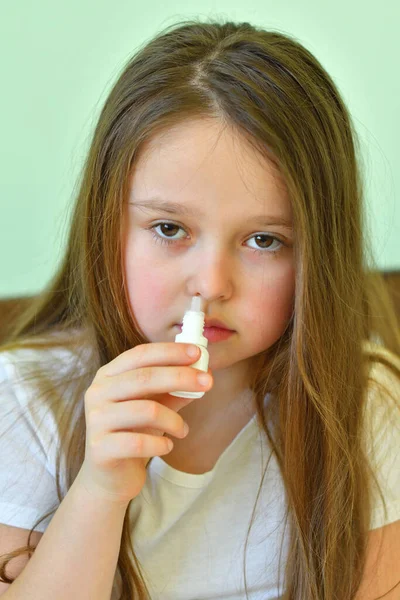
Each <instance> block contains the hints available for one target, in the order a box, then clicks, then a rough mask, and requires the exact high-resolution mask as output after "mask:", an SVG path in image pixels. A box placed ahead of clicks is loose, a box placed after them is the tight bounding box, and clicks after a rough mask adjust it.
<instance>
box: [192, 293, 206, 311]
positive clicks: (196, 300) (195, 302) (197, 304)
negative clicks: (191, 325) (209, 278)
mask: <svg viewBox="0 0 400 600" xmlns="http://www.w3.org/2000/svg"><path fill="white" fill-rule="evenodd" d="M202 308H203V298H202V297H201V296H193V297H192V305H191V307H190V310H193V311H195V312H203V310H202Z"/></svg>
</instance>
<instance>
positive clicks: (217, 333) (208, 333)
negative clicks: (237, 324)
mask: <svg viewBox="0 0 400 600" xmlns="http://www.w3.org/2000/svg"><path fill="white" fill-rule="evenodd" d="M178 327H179V329H180V330H181V331H182V325H178ZM234 333H235V332H234V331H232V330H231V329H221V328H220V327H204V331H203V335H204V337H205V338H207V339H208V341H209V342H210V343H212V342H222V341H223V340H227V339H228V338H230V337H231V335H233V334H234Z"/></svg>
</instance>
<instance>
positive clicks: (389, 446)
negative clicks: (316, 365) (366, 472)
mask: <svg viewBox="0 0 400 600" xmlns="http://www.w3.org/2000/svg"><path fill="white" fill-rule="evenodd" d="M368 353H369V367H368V386H367V393H366V398H365V404H364V436H365V437H364V442H365V450H366V454H367V456H368V459H369V461H370V466H371V468H372V469H373V473H374V475H375V476H376V478H377V483H378V485H379V490H381V491H382V493H383V498H384V501H385V503H383V502H382V497H381V496H380V492H379V490H378V488H377V487H376V484H374V483H373V513H372V518H371V527H370V529H371V530H375V529H377V528H380V527H382V526H384V525H388V524H391V523H394V522H396V521H397V520H398V519H399V518H400V469H399V464H400V359H399V357H398V356H396V355H395V354H393V353H392V352H390V351H389V350H387V349H386V348H384V347H382V346H377V345H375V344H374V345H373V347H369V348H368ZM386 509H387V512H386ZM397 527H398V525H397Z"/></svg>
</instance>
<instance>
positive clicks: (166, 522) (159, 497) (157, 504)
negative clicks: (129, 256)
mask: <svg viewBox="0 0 400 600" xmlns="http://www.w3.org/2000/svg"><path fill="white" fill-rule="evenodd" d="M32 352H34V353H36V356H38V352H39V351H38V350H29V349H23V350H18V351H14V352H3V353H0V385H1V388H0V389H1V396H0V457H1V460H0V523H4V524H7V525H14V526H16V527H23V528H25V529H30V528H31V527H32V525H33V523H34V522H35V521H36V519H37V518H38V517H39V516H42V515H43V514H44V513H45V512H46V511H49V510H51V508H52V507H53V506H58V499H57V493H56V482H55V457H56V449H57V427H56V423H55V421H54V417H53V416H52V413H51V412H48V411H44V410H43V409H42V408H41V407H40V405H39V406H36V405H37V404H38V403H36V405H35V408H33V407H34V400H35V392H34V387H33V386H23V385H22V384H20V383H18V380H17V379H18V377H17V376H18V373H19V368H20V365H21V364H22V363H21V359H23V358H24V357H29V356H30V353H32ZM40 360H44V361H48V360H51V361H52V364H54V365H55V364H57V365H58V368H59V369H60V368H65V369H67V366H68V352H67V351H61V350H59V351H58V353H57V356H55V355H54V351H52V352H51V353H50V352H49V351H43V352H41V355H40ZM373 369H374V376H376V375H377V374H378V375H379V376H382V377H386V379H385V380H386V381H388V382H389V386H390V389H391V390H392V391H395V390H396V387H395V386H396V385H397V386H398V382H397V380H396V379H395V378H394V376H392V375H390V372H389V371H388V369H386V368H385V367H382V366H380V365H377V366H374V367H373ZM397 390H398V391H397V397H398V398H399V397H400V387H399V386H398V387H397ZM395 393H396V391H395ZM268 400H269V395H267V396H266V398H265V401H266V402H268ZM380 405H381V402H380V400H379V397H378V395H377V391H376V390H374V389H373V388H371V392H370V393H369V395H368V404H367V406H368V407H369V408H373V410H370V414H371V416H372V418H373V421H372V422H373V432H374V433H373V436H372V439H373V444H374V446H375V451H376V459H377V461H378V463H377V464H378V465H379V468H377V469H376V472H377V475H378V477H379V482H380V484H381V485H382V489H383V492H384V497H385V500H386V503H387V508H388V518H387V519H386V521H385V520H384V514H383V507H382V506H381V501H380V499H379V496H377V498H376V500H375V504H374V511H373V515H372V519H371V529H374V528H376V527H380V526H382V525H385V524H387V523H391V522H393V521H396V520H398V519H399V518H400V464H399V463H400V461H399V448H400V413H399V412H396V411H393V413H391V414H388V413H387V411H386V410H383V409H382V408H380ZM16 416H17V417H19V418H18V420H17V421H15V417H16ZM261 433H262V432H261ZM261 433H260V432H259V431H258V427H257V422H256V416H254V417H253V418H252V420H251V421H250V422H249V423H248V424H247V425H246V426H245V427H244V428H243V429H242V430H241V431H240V432H239V434H238V435H237V436H236V438H235V439H234V440H233V441H232V442H231V444H230V445H229V446H228V448H226V450H225V451H224V452H223V453H222V455H221V456H220V458H219V460H218V461H217V463H216V465H215V466H214V468H213V469H212V470H211V471H209V472H207V473H204V474H196V475H194V474H190V473H184V472H181V471H177V470H176V469H174V468H172V467H170V466H169V465H167V463H165V462H164V460H163V459H162V457H158V456H156V457H154V458H152V459H151V460H150V461H149V463H148V470H147V479H146V483H145V485H144V487H143V489H142V492H141V493H140V494H139V496H138V497H137V498H135V499H134V500H133V501H132V502H131V505H130V508H129V510H130V511H131V512H132V516H133V518H134V522H135V527H134V532H133V537H132V539H133V546H134V550H135V553H136V554H137V556H138V558H139V560H140V563H141V565H142V567H143V570H144V574H145V578H146V583H147V585H148V587H149V591H150V594H151V597H152V600H161V599H162V600H206V599H207V600H211V599H215V600H216V599H217V598H218V599H219V600H222V599H224V600H243V598H245V593H244V589H245V588H244V574H243V562H244V543H245V540H246V536H247V531H248V526H249V523H250V521H251V518H252V511H253V508H254V506H255V502H256V495H257V492H258V489H259V486H260V481H261V479H260V478H261V475H262V472H263V468H264V467H265V465H266V462H267V461H268V460H269V459H270V463H269V467H268V470H267V473H266V476H265V478H264V483H263V486H262V492H261V494H260V497H259V499H258V502H257V506H256V513H255V515H254V522H253V524H252V527H251V530H250V535H249V538H248V547H247V551H246V584H247V589H248V593H249V600H277V599H278V598H279V597H280V596H281V595H282V594H283V589H282V574H283V570H284V565H285V563H286V560H287V550H288V538H287V535H288V528H287V527H286V529H285V528H284V524H285V522H284V515H285V509H286V496H285V490H284V487H283V484H282V480H281V476H280V473H279V468H278V465H277V462H276V459H275V457H274V456H273V455H272V454H271V450H270V448H269V445H268V444H267V440H265V439H264V435H261ZM62 465H63V462H62ZM62 482H63V483H62V489H63V492H64V493H65V492H66V488H65V481H64V478H62ZM50 519H51V517H48V518H47V519H46V520H45V521H44V522H42V523H41V524H40V525H39V526H38V527H37V531H41V532H43V531H45V529H46V527H47V526H48V524H49V522H50ZM281 549H282V553H281V558H280V560H281V569H280V573H278V563H279V554H280V551H281ZM278 583H279V587H278ZM113 598H114V596H113Z"/></svg>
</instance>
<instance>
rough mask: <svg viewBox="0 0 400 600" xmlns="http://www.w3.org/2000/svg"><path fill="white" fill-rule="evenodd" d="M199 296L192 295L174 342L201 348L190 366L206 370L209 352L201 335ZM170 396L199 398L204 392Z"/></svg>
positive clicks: (176, 393) (202, 318) (202, 319)
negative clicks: (179, 331)
mask: <svg viewBox="0 0 400 600" xmlns="http://www.w3.org/2000/svg"><path fill="white" fill-rule="evenodd" d="M201 301H202V299H201V297H200V296H193V297H192V305H191V307H190V309H189V310H187V311H186V312H185V314H184V317H183V323H182V332H181V333H178V334H177V335H176V336H175V342H180V343H185V344H195V345H196V346H198V347H199V348H200V350H201V356H200V358H199V360H197V361H196V362H195V363H192V364H191V365H190V366H191V367H194V368H195V369H200V370H201V371H205V372H206V373H207V371H208V360H209V354H208V350H207V346H208V339H207V338H206V337H204V336H203V330H204V317H205V315H204V312H203V311H202V310H200V308H201ZM169 393H170V394H171V396H178V397H179V398H201V397H202V396H204V394H205V392H184V391H182V392H181V391H179V392H169Z"/></svg>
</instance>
